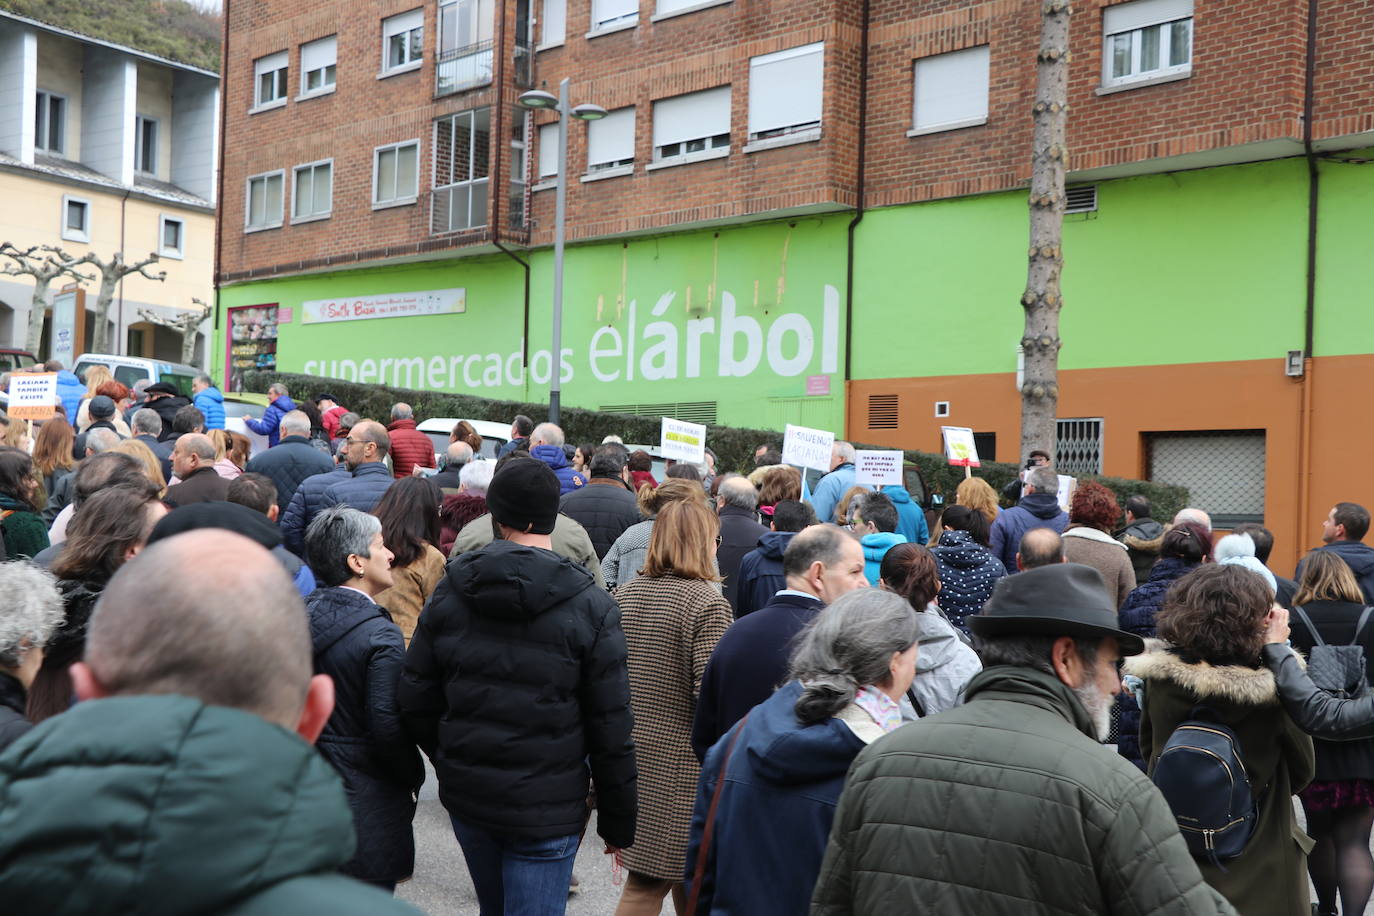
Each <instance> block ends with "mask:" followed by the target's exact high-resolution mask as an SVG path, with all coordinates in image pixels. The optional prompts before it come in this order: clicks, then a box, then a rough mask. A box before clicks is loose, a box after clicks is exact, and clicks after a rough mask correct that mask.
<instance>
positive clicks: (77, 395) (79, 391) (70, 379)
mask: <svg viewBox="0 0 1374 916" xmlns="http://www.w3.org/2000/svg"><path fill="white" fill-rule="evenodd" d="M43 368H44V370H46V371H48V372H56V373H57V399H58V400H59V401H61V402H62V409H63V410H65V411H66V412H67V422H68V423H70V424H72V426H75V425H76V412H77V411H78V410H79V409H80V408H81V399H82V398H84V397H85V396H86V386H85V385H83V384H82V383H81V379H79V378H77V377H76V373H75V372H72V371H71V370H69V369H68V368H67V367H66V366H64V365H62V360H60V359H50V360H48V361H47V362H46V363H44V364H43Z"/></svg>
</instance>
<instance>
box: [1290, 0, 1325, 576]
mask: <svg viewBox="0 0 1374 916" xmlns="http://www.w3.org/2000/svg"><path fill="white" fill-rule="evenodd" d="M1316 81H1317V0H1307V60H1306V64H1305V73H1304V84H1303V97H1302V148H1303V155H1304V156H1305V157H1306V159H1307V277H1306V289H1305V297H1304V298H1305V302H1304V311H1303V351H1302V353H1303V372H1302V401H1301V407H1300V408H1299V414H1298V517H1297V521H1296V525H1295V529H1296V530H1295V531H1294V535H1295V539H1296V546H1297V547H1298V548H1299V549H1301V545H1302V543H1303V530H1304V528H1305V526H1306V524H1307V513H1308V512H1309V511H1310V509H1311V502H1312V496H1311V490H1310V488H1311V481H1312V346H1313V337H1314V334H1313V329H1314V326H1315V324H1316V312H1317V216H1318V212H1319V206H1320V203H1321V194H1320V191H1321V171H1320V169H1319V168H1318V156H1317V153H1316V151H1315V150H1314V149H1313V148H1312V118H1313V109H1314V108H1315V107H1316Z"/></svg>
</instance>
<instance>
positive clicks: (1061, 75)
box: [1021, 0, 1070, 460]
mask: <svg viewBox="0 0 1374 916" xmlns="http://www.w3.org/2000/svg"><path fill="white" fill-rule="evenodd" d="M1040 12H1041V19H1040V51H1039V54H1038V55H1037V57H1036V60H1037V67H1036V86H1035V107H1034V109H1033V111H1034V118H1035V138H1034V143H1033V151H1032V158H1031V189H1030V266H1029V269H1028V271H1027V277H1026V292H1025V293H1024V294H1023V295H1022V296H1021V305H1022V306H1024V307H1025V310H1026V330H1025V334H1024V335H1023V336H1022V338H1021V347H1022V350H1023V351H1024V353H1025V376H1024V381H1023V382H1022V385H1021V458H1022V459H1023V460H1024V459H1025V458H1026V456H1027V455H1029V454H1030V452H1031V450H1032V449H1044V450H1045V451H1047V452H1049V453H1050V454H1051V455H1053V454H1054V453H1055V414H1056V410H1057V408H1058V406H1059V348H1060V346H1062V341H1060V339H1059V310H1060V309H1061V308H1062V307H1063V304H1064V300H1063V296H1062V295H1061V293H1060V286H1059V280H1060V273H1061V272H1062V271H1063V268H1064V251H1063V237H1064V169H1065V164H1066V163H1067V161H1068V156H1069V154H1068V149H1067V147H1066V146H1065V124H1066V122H1067V120H1068V118H1067V111H1068V107H1069V104H1068V83H1069V12H1070V10H1069V3H1068V0H1043V6H1042V7H1041V11H1040Z"/></svg>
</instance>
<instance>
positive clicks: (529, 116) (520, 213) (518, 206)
mask: <svg viewBox="0 0 1374 916" xmlns="http://www.w3.org/2000/svg"><path fill="white" fill-rule="evenodd" d="M533 119H534V115H533V113H531V112H528V111H522V110H521V109H519V108H517V109H515V110H514V111H513V112H512V113H511V124H510V128H511V129H510V192H509V194H508V196H507V201H508V203H509V206H508V207H507V208H506V223H507V225H509V226H510V228H512V229H524V228H525V209H526V206H525V205H526V203H528V199H527V197H526V194H525V192H526V191H527V190H528V189H529V161H530V160H529V155H530V123H531V121H533Z"/></svg>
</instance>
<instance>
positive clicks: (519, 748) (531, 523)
mask: <svg viewBox="0 0 1374 916" xmlns="http://www.w3.org/2000/svg"><path fill="white" fill-rule="evenodd" d="M558 494H559V483H558V478H557V477H555V476H554V473H553V471H551V470H550V469H549V467H548V465H546V464H544V463H543V462H541V461H538V460H537V459H533V458H516V459H513V460H511V461H509V462H508V463H507V464H506V465H505V466H504V467H502V468H501V469H500V471H498V472H497V474H496V476H495V477H494V478H493V479H492V482H491V486H490V487H489V488H488V489H487V507H488V508H489V509H490V511H491V515H492V518H493V519H494V520H495V522H496V524H497V526H498V528H499V535H500V536H499V538H498V539H497V540H494V541H492V543H491V544H489V545H487V546H486V547H484V548H482V549H481V550H476V551H470V552H468V553H465V554H463V555H461V556H459V557H458V558H457V559H455V560H454V561H453V562H452V563H450V564H449V567H448V571H447V572H446V573H445V576H444V578H443V579H442V580H440V582H439V586H438V588H437V589H436V590H435V592H434V595H433V597H431V598H430V601H429V604H428V605H427V606H426V608H425V613H424V614H423V615H421V617H420V623H419V625H418V627H417V628H416V630H415V635H414V637H413V638H412V639H411V643H410V649H409V651H408V652H407V654H406V666H405V672H404V674H403V675H402V677H401V683H400V686H399V687H398V689H397V701H398V704H399V706H400V709H401V714H402V716H404V718H405V721H406V725H407V726H408V728H409V729H410V733H411V735H412V736H413V737H414V738H415V740H416V742H417V743H418V744H419V745H420V748H421V750H423V751H424V752H425V753H426V754H427V755H429V758H430V759H431V760H432V761H433V762H434V766H435V772H436V773H437V775H438V777H439V798H440V800H441V801H442V802H443V804H444V807H445V808H446V809H447V810H448V812H449V815H450V817H451V819H452V821H453V831H454V834H455V835H456V836H457V838H458V842H459V844H460V845H461V846H462V847H463V851H464V855H465V857H466V858H467V860H468V868H469V872H470V873H471V875H472V883H473V887H474V888H475V890H476V891H477V898H478V900H479V902H480V903H481V908H482V911H483V912H484V913H486V912H492V913H500V912H503V911H506V912H509V911H512V910H515V909H520V910H521V911H522V912H523V911H524V910H525V909H528V910H530V911H534V910H539V911H541V912H542V911H544V909H545V908H547V909H548V910H549V911H554V910H555V908H558V911H561V907H562V905H563V900H564V898H565V895H566V893H567V888H568V880H569V878H570V877H571V875H572V867H573V857H574V856H575V855H576V853H577V847H578V842H579V839H580V836H581V833H582V830H583V828H584V826H585V824H586V820H587V804H586V799H587V788H588V778H587V777H588V770H589V768H590V775H591V782H592V783H593V784H594V786H595V788H596V795H597V830H598V832H599V833H600V834H601V837H602V838H603V839H604V840H605V841H606V844H607V845H608V846H611V847H615V848H619V847H624V846H629V845H630V844H631V843H633V842H634V828H635V816H636V796H635V790H636V771H635V757H634V743H633V739H632V738H631V725H632V723H631V717H630V687H629V675H628V673H627V671H626V667H625V655H626V650H625V634H624V633H623V631H622V630H621V628H620V609H619V608H618V607H617V606H616V603H615V600H614V599H613V598H611V596H610V595H609V594H607V593H606V592H605V591H604V590H602V589H600V588H597V587H596V585H595V583H594V581H593V579H592V576H591V573H589V572H587V570H586V569H584V568H582V567H581V566H579V565H577V564H576V563H574V562H572V561H571V560H568V559H565V558H563V557H560V556H559V555H558V554H556V553H554V552H553V550H552V544H551V541H550V538H549V534H550V533H551V532H552V531H553V526H554V520H555V518H556V517H557V515H558Z"/></svg>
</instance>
